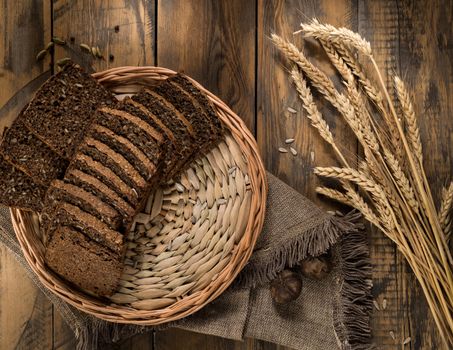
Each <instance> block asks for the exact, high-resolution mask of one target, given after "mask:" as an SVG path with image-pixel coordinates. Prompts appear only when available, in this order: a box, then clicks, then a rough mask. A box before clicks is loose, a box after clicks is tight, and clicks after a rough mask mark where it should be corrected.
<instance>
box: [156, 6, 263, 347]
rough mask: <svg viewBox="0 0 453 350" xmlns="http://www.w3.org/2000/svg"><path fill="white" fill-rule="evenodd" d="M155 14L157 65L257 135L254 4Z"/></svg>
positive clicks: (162, 339) (174, 339)
mask: <svg viewBox="0 0 453 350" xmlns="http://www.w3.org/2000/svg"><path fill="white" fill-rule="evenodd" d="M157 14H158V20H157V25H158V27H157V65H159V66H162V67H168V68H171V69H173V70H176V71H183V72H184V73H186V74H188V75H190V76H191V77H193V78H194V79H196V80H197V81H199V82H200V83H201V84H202V85H204V86H205V87H206V88H207V89H209V90H210V91H212V92H213V93H215V94H216V95H217V96H219V97H220V98H221V99H222V100H224V101H225V102H226V103H227V104H228V105H229V106H230V107H231V108H232V110H233V111H234V112H236V113H237V114H238V115H239V116H241V118H242V119H243V120H245V122H246V123H247V126H248V127H249V128H250V129H251V130H252V131H253V130H255V35H256V32H255V30H256V25H255V21H256V4H255V1H241V0H223V1H211V0H197V1H184V0H166V1H159V2H158V9H157ZM155 344H156V349H159V350H161V349H175V348H178V347H183V348H184V349H187V350H190V349H199V348H206V349H208V348H210V349H213V348H215V349H231V348H233V347H234V348H245V347H246V346H247V345H244V344H242V343H237V342H232V341H227V340H221V339H220V338H216V337H211V336H207V335H200V334H196V333H190V332H184V331H176V330H169V331H165V332H157V333H156V337H155ZM247 348H248V347H247Z"/></svg>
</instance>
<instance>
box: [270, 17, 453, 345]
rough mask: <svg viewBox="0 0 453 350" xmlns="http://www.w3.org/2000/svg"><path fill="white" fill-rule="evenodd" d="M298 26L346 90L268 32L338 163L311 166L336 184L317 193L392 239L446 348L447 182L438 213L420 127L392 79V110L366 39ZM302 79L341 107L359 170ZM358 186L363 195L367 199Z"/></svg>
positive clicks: (451, 325) (452, 335)
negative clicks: (359, 149)
mask: <svg viewBox="0 0 453 350" xmlns="http://www.w3.org/2000/svg"><path fill="white" fill-rule="evenodd" d="M301 27H302V30H301V32H304V33H305V35H306V36H308V37H313V38H316V39H317V40H319V41H320V43H321V45H322V46H323V47H324V49H325V51H326V54H327V55H328V57H329V59H330V61H331V62H332V64H333V65H334V66H335V67H336V69H337V70H338V72H339V73H340V75H341V77H342V78H343V80H344V81H343V82H344V84H345V86H346V90H347V94H346V95H345V94H343V93H340V92H338V91H337V89H336V88H335V86H334V85H333V83H332V81H331V80H330V79H329V78H328V77H327V76H326V75H325V74H324V73H323V72H322V71H321V70H320V69H319V68H317V67H316V66H315V65H314V64H313V63H311V62H310V61H309V60H308V59H307V58H306V56H305V55H304V54H303V52H302V51H299V50H298V49H297V47H296V46H294V45H293V44H291V43H289V42H286V41H285V40H283V39H282V38H280V37H279V36H277V35H275V34H274V35H273V36H272V40H273V42H274V44H275V45H276V46H277V47H278V48H279V49H280V50H281V51H282V52H283V54H284V55H285V56H286V57H287V58H289V59H290V60H291V61H292V62H294V63H295V64H296V65H297V67H298V68H299V69H300V71H299V70H298V69H295V70H293V71H292V72H291V77H292V80H293V82H294V84H295V86H296V89H297V91H298V93H299V97H300V99H301V101H302V104H303V106H304V108H305V110H306V111H307V117H308V118H309V119H310V120H311V123H312V125H313V126H314V127H315V128H316V129H317V130H318V132H320V133H321V136H323V138H324V139H325V140H326V141H327V142H328V143H329V144H330V145H332V147H333V148H334V150H335V153H336V154H337V156H338V158H339V159H340V160H341V162H342V163H343V165H344V167H318V168H315V170H314V172H315V174H317V175H319V176H322V177H327V178H333V179H337V180H338V181H339V182H340V185H341V187H342V188H343V190H342V191H338V190H334V189H329V188H327V187H318V188H317V192H318V193H319V194H322V195H324V196H326V197H328V198H331V199H334V200H337V201H339V202H341V203H344V204H347V205H350V206H352V207H354V208H357V209H358V210H359V211H360V212H362V214H363V215H364V217H365V218H366V219H367V220H368V221H370V222H371V223H372V224H373V225H375V226H377V227H378V228H379V229H380V230H381V231H382V232H384V234H385V235H386V236H387V237H388V238H390V239H391V240H392V241H393V242H395V244H396V245H397V247H398V250H399V251H401V253H402V254H403V256H404V257H405V258H406V259H407V261H408V263H409V265H410V267H411V268H412V271H413V273H414V274H415V276H416V277H417V279H418V281H419V283H420V286H421V288H422V290H423V292H424V294H425V297H426V301H427V303H428V305H429V307H430V310H431V313H432V315H433V317H434V321H435V323H436V325H437V329H438V330H439V333H440V336H441V337H442V340H443V341H444V344H445V346H446V347H448V346H453V271H452V266H453V258H452V256H451V253H450V251H449V247H448V244H447V243H448V240H449V238H450V234H451V228H452V218H451V215H452V214H451V210H452V206H453V203H452V202H453V183H451V184H450V185H449V187H448V188H446V189H445V190H444V191H443V199H442V203H441V205H440V208H439V211H438V212H437V211H436V208H435V205H434V200H433V196H432V194H431V190H430V188H429V182H428V180H427V178H426V174H425V172H424V169H423V165H422V160H423V154H422V144H421V140H420V132H419V129H418V126H417V120H416V117H415V110H414V107H413V105H412V103H411V98H410V95H409V93H408V91H407V89H406V87H405V85H404V83H403V82H402V80H401V79H400V78H398V77H395V90H396V92H397V95H398V101H399V105H400V106H401V108H400V109H399V111H400V112H401V113H400V114H401V115H399V114H398V113H397V112H396V108H395V105H394V103H395V102H394V101H393V100H392V99H391V98H390V94H389V92H388V90H387V87H386V85H385V83H384V79H383V77H382V74H381V73H380V71H379V68H378V66H377V63H376V61H375V60H374V57H373V55H372V51H371V45H370V44H369V43H368V41H366V40H365V39H363V38H362V37H361V36H360V35H359V34H357V33H354V32H352V31H350V30H348V29H346V28H335V27H333V26H331V25H327V24H321V23H319V22H318V21H317V20H313V21H311V22H310V23H308V24H302V25H301ZM352 50H357V51H359V52H360V53H362V54H364V55H365V58H367V59H369V60H370V61H371V63H372V67H373V70H374V73H375V75H376V76H377V78H378V82H379V86H378V87H376V86H375V85H374V84H373V82H372V81H371V80H370V79H369V78H368V77H367V75H366V74H365V72H364V71H363V69H362V66H361V65H360V63H359V62H358V60H357V58H356V57H355V56H354V54H353V51H352ZM305 77H306V78H307V79H308V80H310V83H311V86H313V87H314V88H316V89H317V90H318V91H319V92H320V93H321V94H322V96H323V97H324V98H325V99H326V100H327V101H329V102H330V103H331V104H332V105H333V106H334V107H335V108H336V109H337V110H338V111H339V112H340V114H341V115H342V116H343V118H344V119H345V120H346V122H347V124H348V125H349V127H350V128H351V129H352V131H353V132H354V134H355V135H356V137H357V139H358V140H359V142H360V144H361V145H362V146H363V148H364V155H365V161H362V162H359V170H357V169H354V168H351V167H350V166H349V165H348V164H347V162H346V159H345V157H344V156H343V155H342V152H341V151H340V150H339V147H338V146H337V145H336V142H335V139H334V137H333V135H332V133H331V132H330V129H329V126H328V124H327V123H326V122H325V119H324V118H323V116H322V114H321V113H320V112H319V110H318V109H317V107H316V104H315V103H314V101H313V97H312V95H311V91H310V88H309V87H308V85H307V82H306V81H305V80H304V78H305ZM357 83H358V85H359V86H357ZM359 87H362V88H363V91H364V92H365V93H364V94H363V93H362V90H360V89H359ZM365 97H367V98H368V99H369V101H370V102H371V103H373V104H374V105H375V106H376V107H377V108H376V109H375V110H373V111H371V110H370V109H369V108H368V106H369V105H368V104H367V102H366V100H365ZM375 113H377V115H378V116H380V117H381V119H379V120H381V121H384V124H383V125H378V121H377V120H378V119H375V115H376V114H375ZM401 120H403V121H404V124H405V125H406V127H405V129H406V131H405V130H403V126H402V123H401V122H400V121H401ZM323 133H324V135H323ZM326 135H328V137H326ZM354 186H358V188H359V189H360V191H356V190H355V189H354ZM362 191H363V192H364V193H366V194H367V195H368V197H366V200H365V198H364V197H362V196H361V193H362Z"/></svg>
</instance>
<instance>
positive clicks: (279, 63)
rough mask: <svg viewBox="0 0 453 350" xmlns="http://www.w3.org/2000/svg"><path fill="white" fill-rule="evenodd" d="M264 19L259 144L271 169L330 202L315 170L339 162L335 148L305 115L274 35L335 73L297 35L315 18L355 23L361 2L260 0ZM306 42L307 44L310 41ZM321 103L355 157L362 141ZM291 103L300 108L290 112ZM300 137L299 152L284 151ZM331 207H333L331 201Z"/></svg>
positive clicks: (260, 30)
mask: <svg viewBox="0 0 453 350" xmlns="http://www.w3.org/2000/svg"><path fill="white" fill-rule="evenodd" d="M259 4H260V5H259V9H260V12H259V16H258V18H259V21H258V33H259V35H258V84H257V86H258V91H257V99H258V108H257V136H258V138H257V139H258V146H259V150H260V152H261V154H262V155H263V158H264V163H265V166H266V168H267V169H268V170H269V171H271V172H272V173H274V174H275V175H278V177H280V178H281V179H282V180H284V181H285V182H287V183H288V184H289V185H291V186H292V187H294V188H295V189H297V190H298V191H300V192H301V193H304V194H305V195H306V196H307V197H308V198H310V199H312V200H314V201H315V202H317V203H321V204H322V205H325V203H326V202H325V201H322V200H321V199H320V198H319V197H318V196H316V193H315V187H316V186H317V185H319V179H318V178H317V177H316V176H315V175H314V174H313V167H314V166H316V165H318V166H323V165H333V164H338V163H337V161H336V160H335V158H334V157H333V152H332V150H331V149H330V148H329V147H328V146H327V145H326V144H325V142H324V141H323V140H322V139H321V137H320V136H319V135H318V133H317V131H316V130H314V129H313V128H312V127H311V126H310V123H309V120H308V119H307V118H306V117H305V113H304V111H303V109H302V103H301V102H300V100H299V98H298V96H297V92H296V90H295V88H294V85H293V84H292V82H291V81H290V79H289V76H288V70H289V69H290V67H291V66H290V64H289V63H288V62H287V61H286V59H285V58H284V57H283V56H282V55H281V54H280V53H279V52H278V51H277V49H276V48H275V47H274V46H273V44H272V42H271V41H270V40H269V37H270V35H271V34H272V33H277V34H278V35H280V36H282V37H283V38H285V39H288V40H290V41H292V42H294V43H295V44H296V45H297V46H298V47H299V48H301V49H303V51H304V52H305V54H306V56H307V57H308V58H309V59H310V60H313V62H314V63H315V64H317V65H319V66H320V67H321V68H322V69H323V71H325V72H326V73H327V74H328V75H329V76H330V77H334V76H335V71H334V69H333V68H332V67H331V65H330V64H329V61H328V59H327V57H326V56H325V54H324V52H323V51H322V49H321V48H320V47H319V46H317V45H315V44H314V43H312V42H306V41H304V40H303V38H302V36H301V35H293V34H292V33H293V32H294V31H296V30H298V29H299V28H300V27H299V25H300V23H301V22H302V21H304V20H305V19H307V18H312V17H314V16H316V17H318V18H319V20H320V21H325V22H329V23H331V24H333V25H341V26H348V27H351V26H352V27H354V26H355V25H354V22H353V18H354V17H353V15H354V13H355V8H354V6H355V4H353V3H350V2H349V1H335V2H332V1H320V2H313V1H297V0H293V1H260V2H259ZM304 43H305V44H304ZM318 102H319V103H318V107H319V108H320V110H321V111H322V112H323V113H324V115H325V119H326V120H327V122H328V123H329V125H330V126H331V129H332V131H333V133H334V134H335V136H336V138H337V140H338V143H339V144H340V145H341V146H342V148H343V149H344V150H345V152H346V153H347V154H348V155H349V156H350V157H351V158H353V159H355V157H356V151H357V145H356V142H355V141H353V142H351V140H354V138H353V137H352V133H351V131H350V130H349V129H348V128H347V126H346V124H345V122H344V121H343V120H342V119H341V117H340V116H339V115H338V112H337V111H336V110H334V109H333V107H331V106H330V105H328V104H327V103H325V102H324V101H323V100H321V99H319V101H318ZM288 107H291V108H293V109H295V110H297V113H295V114H294V113H289V112H288ZM287 138H294V139H295V141H294V143H293V144H292V145H291V146H292V147H294V148H295V149H296V150H297V152H298V155H297V156H296V157H294V156H293V155H292V154H291V153H289V152H288V153H283V154H282V153H280V152H279V150H278V148H279V147H286V148H287V146H286V145H285V144H284V141H285V139H287ZM325 207H327V208H331V205H325Z"/></svg>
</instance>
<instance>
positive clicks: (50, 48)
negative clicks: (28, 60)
mask: <svg viewBox="0 0 453 350" xmlns="http://www.w3.org/2000/svg"><path fill="white" fill-rule="evenodd" d="M53 45H54V44H53V41H51V42H49V43H47V45H46V50H47V51H49V52H50V50H52V49H53Z"/></svg>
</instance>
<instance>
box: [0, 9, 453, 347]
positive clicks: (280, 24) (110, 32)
mask: <svg viewBox="0 0 453 350" xmlns="http://www.w3.org/2000/svg"><path fill="white" fill-rule="evenodd" d="M313 16H316V17H318V18H319V19H320V20H321V21H325V22H330V23H332V24H334V25H341V26H347V27H349V28H351V29H353V30H355V31H358V32H359V33H361V34H362V35H364V36H365V37H366V38H368V40H370V41H371V43H372V46H373V48H374V52H375V56H376V57H377V61H378V63H379V64H380V66H381V67H382V69H383V71H384V73H385V74H387V76H390V75H391V74H392V73H395V72H396V73H398V74H400V75H402V76H403V77H404V78H405V79H406V81H407V82H408V83H409V84H410V86H411V87H412V90H413V94H414V96H415V104H416V108H417V111H418V115H419V117H420V120H421V130H422V138H423V143H424V147H425V152H426V155H427V156H426V157H425V159H426V160H425V162H426V164H425V165H426V169H427V173H428V175H429V178H430V180H431V183H432V186H433V189H434V193H435V194H436V196H437V197H438V196H439V192H440V189H441V187H442V185H444V183H446V179H447V178H448V177H449V176H450V175H451V171H452V168H453V154H452V151H453V141H452V136H453V3H452V2H451V1H440V0H439V1H437V0H436V1H425V0H417V1H408V0H384V1H360V0H322V1H315V0H312V1H310V0H299V1H297V0H294V1H293V0H291V1H289V0H288V1H271V0H268V1H265V0H223V1H216V0H196V1H187V0H144V1H139V0H132V1H126V0H104V1H101V0H77V1H76V0H69V1H63V0H54V1H53V2H52V1H51V0H43V1H39V0H21V1H18V0H5V1H2V4H1V5H0V33H1V35H2V38H1V39H2V41H1V44H0V82H1V83H0V106H1V107H2V108H1V110H0V127H2V126H4V125H7V124H8V123H10V122H11V120H12V119H13V118H14V117H15V115H16V113H17V111H18V110H19V109H20V108H21V106H23V105H24V104H25V102H26V101H27V100H28V99H29V98H30V96H31V93H32V92H33V91H34V90H35V89H36V88H37V87H38V86H39V85H40V84H41V83H42V82H43V81H44V80H45V79H46V78H47V77H48V76H49V75H50V74H51V72H52V71H54V67H55V62H56V61H57V60H58V59H60V58H62V57H66V56H69V57H72V58H73V60H74V61H76V62H79V63H81V64H82V65H83V66H85V67H87V68H88V67H92V69H94V70H103V69H105V68H109V67H114V66H121V65H159V66H163V67H169V68H172V69H175V70H182V71H184V72H186V73H187V74H189V75H191V76H192V77H194V78H195V79H197V80H198V81H199V82H201V83H202V84H203V85H204V86H206V87H207V88H208V89H210V90H211V91H213V92H214V93H216V94H217V95H218V96H220V97H221V98H222V99H223V100H224V101H226V102H227V103H228V104H229V105H230V106H231V108H232V109H233V110H234V111H235V112H236V113H238V114H239V115H240V116H241V117H242V118H243V119H244V120H245V121H246V123H247V125H248V126H249V128H250V129H251V130H252V131H253V133H254V134H255V136H256V138H257V140H258V145H259V149H260V151H261V154H262V156H263V159H264V161H265V164H266V167H267V168H268V169H269V170H271V171H272V172H273V173H275V174H276V175H278V176H279V177H280V178H281V179H283V180H285V181H286V182H288V183H289V184H290V185H292V186H294V187H295V188H297V189H298V190H299V191H301V192H302V193H304V194H306V195H307V196H308V197H310V198H312V199H313V200H315V201H316V202H318V203H321V201H320V199H319V198H317V197H316V195H315V193H314V191H313V188H314V187H315V185H316V184H317V182H318V180H317V179H316V178H315V177H314V176H313V175H312V173H311V169H312V167H313V166H314V165H328V164H329V165H330V164H332V163H333V162H334V160H333V159H332V155H331V152H330V151H329V149H327V148H326V147H325V145H324V144H323V143H322V141H321V140H320V138H319V137H318V136H317V134H316V133H315V132H314V131H313V130H312V129H311V128H310V127H309V125H308V123H307V121H306V120H304V118H303V117H302V112H299V113H298V114H297V115H293V116H291V117H288V115H287V113H285V111H286V109H287V107H288V106H290V107H293V108H295V109H297V110H298V111H300V110H301V106H300V104H299V102H298V101H297V98H296V95H295V93H294V89H293V88H292V87H291V86H290V84H289V82H288V79H287V75H286V72H285V67H284V62H283V61H282V60H281V57H279V56H278V54H277V52H276V50H275V49H274V48H273V47H272V45H271V43H270V41H269V36H270V33H271V32H277V33H280V34H282V35H284V36H286V37H288V38H291V37H292V34H291V33H292V32H293V31H294V30H296V29H297V27H298V24H299V23H300V22H301V21H303V20H305V19H309V18H311V17H313ZM115 26H119V27H118V28H119V31H118V32H116V31H115ZM53 35H55V36H58V37H61V38H64V39H66V40H68V41H69V40H70V38H71V37H73V38H74V39H75V42H74V44H69V45H68V46H67V47H65V48H61V47H58V48H57V49H56V51H55V55H53V56H52V57H47V58H46V59H45V60H44V61H42V62H39V63H37V62H36V61H35V56H36V54H37V53H38V52H39V51H40V50H41V49H42V48H43V47H44V46H45V44H46V43H47V42H48V41H49V40H50V38H51V37H52V36H53ZM294 40H295V41H296V42H297V43H298V44H301V43H302V42H301V41H300V39H299V38H294ZM80 43H87V44H89V45H92V46H96V45H98V46H99V47H100V48H101V50H102V52H103V53H104V55H105V56H107V57H108V56H109V55H110V54H112V55H113V56H114V57H113V61H111V60H109V59H107V60H103V61H100V60H94V59H93V58H91V57H89V56H88V55H87V54H84V53H81V51H80V49H79V48H78V46H79V44H80ZM313 58H314V59H321V58H320V57H319V56H318V55H316V54H315V55H313ZM326 67H327V66H326ZM327 68H328V67H327ZM388 83H389V84H391V80H390V78H389V79H388ZM328 119H329V120H330V122H331V124H332V125H333V129H334V132H335V134H336V135H337V136H338V137H340V139H341V140H342V143H343V144H344V145H347V146H348V147H350V150H351V152H356V144H355V143H353V142H351V138H350V136H351V134H350V132H348V130H347V129H346V127H345V126H344V124H343V123H341V122H340V121H339V119H336V116H335V115H331V116H329V117H328ZM288 137H294V138H295V139H296V142H295V145H296V146H295V147H296V148H297V151H298V152H299V155H298V156H297V157H292V156H291V155H290V154H287V155H281V154H280V153H279V152H278V147H279V146H280V145H281V144H282V142H283V140H284V139H285V138H288ZM322 205H324V206H329V205H328V204H326V203H325V202H324V203H323V204H322ZM370 242H371V256H372V261H373V278H374V296H375V299H376V300H377V301H378V302H379V304H381V302H382V300H383V299H386V300H387V308H386V309H385V310H381V311H378V310H374V313H373V319H372V326H373V333H374V342H375V344H376V345H377V346H378V348H379V349H397V348H401V341H402V339H406V338H407V337H411V341H410V343H409V344H407V345H406V346H405V349H437V348H438V347H439V339H438V337H437V336H436V334H435V333H434V331H433V328H434V323H433V321H432V319H431V317H430V316H429V312H428V309H427V305H426V302H425V301H424V299H423V296H422V292H421V290H420V288H418V286H417V283H416V281H415V279H414V277H413V276H412V275H411V273H410V271H409V270H408V268H407V266H406V264H405V263H404V262H403V260H402V258H401V257H400V255H399V254H397V252H396V251H395V248H394V246H393V245H392V244H390V242H389V241H388V240H387V239H385V238H384V237H383V236H382V235H381V234H380V233H379V232H375V231H371V230H370ZM390 331H393V332H394V334H395V337H396V340H393V339H392V337H391V336H390V333H389V332H390ZM74 344H75V342H74V337H73V335H72V334H71V332H70V330H69V328H68V327H67V326H66V325H65V324H64V322H63V321H62V319H61V317H60V316H59V314H58V312H56V311H55V310H54V309H53V307H52V305H51V304H50V303H49V302H48V301H47V300H46V299H45V297H43V295H42V294H41V293H40V292H39V290H37V289H36V288H35V287H34V286H33V284H32V283H31V281H30V280H29V279H28V278H27V277H26V275H25V274H24V271H23V270H22V268H21V267H20V266H18V264H17V263H16V262H15V260H14V259H13V257H12V255H11V254H9V253H8V252H7V251H6V250H5V249H4V248H3V247H2V248H0V349H4V350H7V349H37V350H39V349H59V350H63V349H73V348H74V346H75V345H74ZM113 348H114V349H134V350H139V349H157V350H166V349H187V350H190V349H194V350H195V349H263V350H264V349H266V350H272V349H282V348H281V347H278V346H275V345H273V344H269V343H265V342H261V341H254V340H247V341H246V342H244V343H239V342H233V341H229V340H224V339H220V338H216V337H211V336H205V335H198V334H194V333H189V332H183V331H173V330H171V331H165V332H157V333H149V334H145V335H141V336H137V337H135V338H133V339H130V340H126V341H124V342H123V343H121V344H118V345H115V346H114V347H113Z"/></svg>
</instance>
